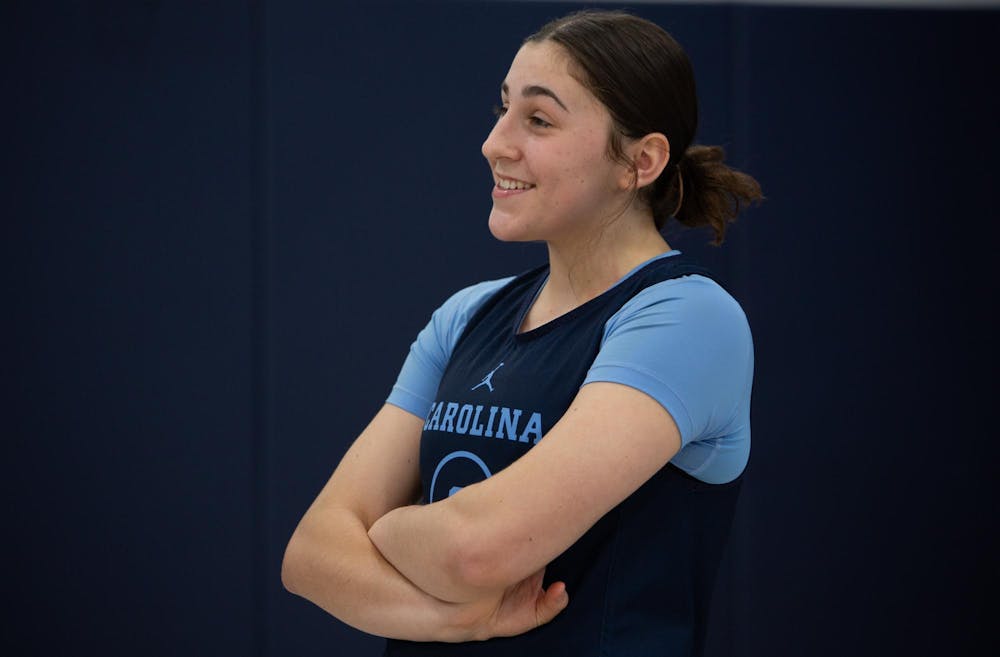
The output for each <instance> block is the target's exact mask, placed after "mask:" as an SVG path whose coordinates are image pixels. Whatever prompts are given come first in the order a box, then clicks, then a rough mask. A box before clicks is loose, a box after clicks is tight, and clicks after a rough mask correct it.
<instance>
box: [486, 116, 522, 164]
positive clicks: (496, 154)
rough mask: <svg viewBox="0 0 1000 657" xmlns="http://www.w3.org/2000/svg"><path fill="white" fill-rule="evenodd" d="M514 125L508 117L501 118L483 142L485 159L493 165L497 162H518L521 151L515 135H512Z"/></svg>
mask: <svg viewBox="0 0 1000 657" xmlns="http://www.w3.org/2000/svg"><path fill="white" fill-rule="evenodd" d="M512 127H513V126H512V125H511V124H510V123H509V122H508V121H507V116H506V115H504V116H501V117H500V118H499V119H497V122H496V123H495V124H493V129H492V130H490V134H488V135H486V141H484V142H483V149H482V150H483V157H485V158H486V160H487V161H489V162H490V163H491V164H492V163H493V162H496V161H497V160H501V159H507V160H516V159H517V158H518V156H519V155H520V151H518V149H517V145H516V144H515V140H514V135H512V134H511V129H512Z"/></svg>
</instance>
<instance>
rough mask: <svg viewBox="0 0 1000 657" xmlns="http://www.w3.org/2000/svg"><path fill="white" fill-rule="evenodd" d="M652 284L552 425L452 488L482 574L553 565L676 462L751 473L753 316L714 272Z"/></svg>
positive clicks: (509, 575)
mask: <svg viewBox="0 0 1000 657" xmlns="http://www.w3.org/2000/svg"><path fill="white" fill-rule="evenodd" d="M692 278H693V277H692ZM653 287H654V288H657V289H652V288H647V290H646V291H644V292H643V293H641V294H640V295H637V296H636V297H635V298H634V299H633V300H632V301H630V302H629V303H628V304H626V305H625V306H623V308H622V310H621V311H620V312H619V313H618V314H616V315H615V317H613V318H612V319H611V320H610V321H609V322H608V328H607V331H606V334H605V340H604V342H603V343H602V346H601V351H600V353H599V354H598V356H597V359H596V360H595V361H594V364H593V365H592V367H591V370H590V372H589V373H588V375H587V377H586V379H585V384H584V385H583V386H582V388H581V389H580V391H579V392H578V394H577V397H576V398H575V399H574V401H573V403H572V404H571V405H570V407H569V409H568V410H567V412H566V413H565V414H564V415H563V417H562V418H561V419H560V420H559V422H558V423H556V425H555V426H554V427H553V428H552V429H551V430H550V431H549V433H547V434H546V435H545V437H544V438H543V439H542V440H541V441H539V442H538V444H537V445H535V446H534V447H533V448H532V449H531V450H529V451H528V452H527V453H526V454H525V455H524V456H522V457H521V458H520V459H518V460H517V461H516V462H514V463H513V464H511V465H510V466H509V467H508V468H506V469H504V470H502V471H500V472H499V473H497V474H496V475H494V476H493V477H491V478H489V479H487V480H485V481H483V482H480V483H479V484H476V485H475V486H470V487H468V488H467V489H463V490H462V491H460V492H459V493H457V494H456V495H454V496H453V499H454V502H453V506H454V508H453V511H454V513H455V516H454V518H456V522H457V523H458V524H459V525H461V524H463V523H468V525H469V526H470V527H471V529H470V530H468V532H467V533H466V534H465V536H466V538H467V540H468V541H470V542H471V544H472V546H471V547H470V548H469V549H468V550H467V552H468V554H469V555H471V556H470V559H469V563H470V564H471V565H470V570H471V572H472V577H473V578H475V577H476V576H477V574H479V575H482V576H485V577H487V578H489V577H492V576H496V577H504V578H506V579H507V581H508V582H509V581H516V578H517V577H519V576H523V575H524V574H527V573H530V572H533V570H534V569H537V568H540V567H542V566H544V565H545V564H546V563H548V562H549V561H550V560H551V559H552V558H554V557H555V556H558V555H559V554H560V553H562V552H563V551H564V550H565V549H566V548H568V547H569V546H570V545H572V544H573V543H574V542H575V541H576V540H577V539H578V538H579V537H580V536H582V535H583V534H584V533H585V532H586V531H587V530H588V529H589V528H590V527H591V526H592V525H593V524H594V523H595V522H597V520H599V519H600V518H601V516H603V515H604V514H605V513H607V512H608V511H610V510H611V509H612V508H614V507H615V506H616V505H617V504H619V503H620V502H622V501H623V500H624V499H625V498H627V497H628V496H629V495H631V494H632V493H633V492H634V491H635V490H637V489H638V488H639V487H640V486H641V485H642V484H643V483H645V482H646V481H647V480H648V479H649V478H651V477H652V476H653V475H654V474H655V473H656V472H657V471H658V470H659V469H660V468H662V467H663V466H664V465H665V464H666V463H667V462H668V461H673V462H674V463H677V464H678V467H682V469H685V470H687V471H688V472H689V473H691V474H693V475H695V476H697V477H699V478H701V479H703V480H704V481H708V482H712V483H722V482H723V481H729V480H731V479H733V478H735V477H736V476H738V475H739V473H740V471H742V469H743V466H744V465H745V463H746V458H747V455H748V452H749V438H750V436H749V399H750V386H751V381H752V373H753V349H752V342H751V339H750V334H749V328H748V327H747V324H746V317H745V315H744V314H743V311H742V309H741V308H740V307H739V305H738V304H736V302H735V301H734V300H733V299H732V297H730V296H729V295H728V294H726V293H725V291H724V290H722V289H721V288H720V287H718V286H717V285H716V284H715V283H713V282H711V281H710V280H708V279H703V278H700V277H698V278H695V279H694V280H691V279H685V280H683V281H681V280H679V279H678V280H676V281H666V282H664V283H661V284H659V285H658V286H653ZM466 490H467V492H466ZM448 502H449V503H451V502H452V498H449V500H448ZM495 583H498V584H502V583H503V582H500V581H497V582H495Z"/></svg>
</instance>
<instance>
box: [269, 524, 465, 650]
mask: <svg viewBox="0 0 1000 657" xmlns="http://www.w3.org/2000/svg"><path fill="white" fill-rule="evenodd" d="M323 513H324V516H323V522H322V526H320V523H316V522H313V523H303V525H300V526H299V528H298V529H297V530H296V532H295V535H294V536H293V537H292V540H291V541H290V542H289V545H288V549H287V551H286V553H285V561H284V563H283V565H282V579H283V581H284V583H285V586H286V588H288V590H289V591H291V592H293V593H295V594H297V595H300V596H302V597H304V598H306V599H307V600H310V601H311V602H313V603H314V604H316V605H318V606H319V607H321V608H322V609H324V610H325V611H327V612H328V613H330V614H331V615H333V616H335V617H337V618H339V619H340V620H342V621H343V622H345V623H347V624H348V625H351V626H353V627H355V628H357V629H360V630H362V631H364V632H368V633H370V634H375V635H379V636H384V637H390V638H398V639H409V640H413V641H460V640H467V639H468V638H470V636H469V632H470V631H471V630H469V629H468V628H467V627H465V623H464V621H465V620H466V619H465V618H464V617H463V609H462V607H461V606H459V605H454V604H450V603H447V602H443V601H441V600H438V599H436V598H434V597H432V596H431V595H428V594H427V593H425V592H424V591H422V590H420V589H419V588H417V587H416V586H415V585H414V584H413V583H412V582H410V581H409V580H407V579H406V578H405V577H403V576H402V575H401V574H400V572H399V571H398V570H397V569H396V568H394V567H393V566H392V565H391V564H390V563H389V562H387V561H386V560H385V559H384V558H383V557H382V555H381V554H380V553H379V551H378V550H377V549H376V548H375V546H374V545H373V544H372V542H371V541H370V539H369V538H368V534H367V532H366V529H365V527H364V525H363V524H362V522H361V521H360V520H359V519H358V518H357V517H356V516H354V515H353V514H351V513H350V512H349V511H346V510H340V509H337V510H329V511H324V512H323Z"/></svg>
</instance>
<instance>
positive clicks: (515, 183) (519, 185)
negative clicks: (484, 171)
mask: <svg viewBox="0 0 1000 657" xmlns="http://www.w3.org/2000/svg"><path fill="white" fill-rule="evenodd" d="M497 187H499V188H500V189H531V188H532V187H534V185H532V184H530V183H526V182H521V181H520V180H507V179H506V178H501V179H500V181H499V182H498V183H497Z"/></svg>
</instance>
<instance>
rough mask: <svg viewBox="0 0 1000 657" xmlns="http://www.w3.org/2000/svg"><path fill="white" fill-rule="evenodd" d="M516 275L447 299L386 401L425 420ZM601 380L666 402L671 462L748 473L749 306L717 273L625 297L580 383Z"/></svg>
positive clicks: (698, 472) (725, 477)
mask: <svg viewBox="0 0 1000 657" xmlns="http://www.w3.org/2000/svg"><path fill="white" fill-rule="evenodd" d="M677 253H678V252H677V251H671V252H669V253H665V254H663V255H661V256H658V258H663V257H670V256H672V255H676V254H677ZM654 259H655V258H654ZM651 261H652V260H650V261H647V262H645V263H642V265H639V266H638V267H636V268H635V269H633V270H632V271H631V272H629V273H628V274H626V275H625V277H623V278H622V280H625V279H627V278H628V277H629V276H631V275H632V274H633V273H635V272H636V271H637V270H639V269H640V268H642V267H643V266H644V265H646V264H648V262H651ZM511 280H512V279H511V278H504V279H500V280H495V281H485V282H483V283H478V284H476V285H472V286H470V287H467V288H464V289H462V290H460V291H458V292H457V293H455V294H454V295H452V296H451V298H449V299H448V300H447V301H445V303H444V304H443V305H442V306H441V307H440V308H438V309H437V310H436V311H435V312H434V314H433V315H432V316H431V320H430V322H429V323H428V324H427V326H426V327H424V329H423V330H422V331H420V333H419V334H418V335H417V339H416V340H415V341H414V342H413V344H412V345H411V347H410V353H409V355H408V356H407V358H406V361H405V362H404V363H403V367H402V370H401V371H400V373H399V377H398V379H397V380H396V384H395V385H394V386H393V389H392V392H391V393H390V394H389V397H388V399H387V400H386V401H387V402H388V403H390V404H393V405H395V406H398V407H400V408H402V409H404V410H406V411H409V412H410V413H413V414H414V415H417V416H418V417H421V418H424V417H425V416H426V415H427V412H428V410H429V409H430V407H431V404H432V403H433V399H434V395H435V393H436V392H437V388H438V384H439V383H440V381H441V376H442V375H443V373H444V370H445V367H446V366H447V364H448V359H449V358H450V357H451V353H452V349H453V348H454V346H455V344H456V342H457V341H458V339H459V337H460V336H461V335H462V331H463V330H464V328H465V325H466V324H467V323H468V321H469V319H470V318H471V317H472V315H473V314H475V312H476V310H478V309H479V307H480V306H481V305H482V304H483V303H484V302H485V301H486V300H487V299H489V298H490V296H492V295H493V294H494V293H495V292H496V291H497V290H499V289H500V288H501V287H503V286H504V285H506V284H507V283H508V282H510V281H511ZM595 381H609V382H614V383H620V384H623V385H627V386H630V387H633V388H636V389H637V390H641V391H642V392H644V393H646V394H647V395H649V396H650V397H652V398H653V399H655V400H657V401H658V402H659V403H660V404H661V405H663V407H664V408H665V409H666V410H667V412H668V413H670V415H671V417H672V418H673V419H674V422H675V423H676V424H677V427H678V429H679V430H680V434H681V449H680V451H679V452H678V453H677V454H676V455H675V456H674V458H673V459H672V460H671V463H673V464H674V465H675V466H677V467H678V468H680V469H681V470H683V471H685V472H687V473H688V474H690V475H691V476H693V477H695V478H697V479H700V480H702V481H705V482H708V483H726V482H729V481H732V480H733V479H735V478H736V477H738V476H739V475H740V473H742V472H743V469H744V467H745V466H746V463H747V459H748V457H749V454H750V392H751V386H752V383H753V340H752V338H751V335H750V327H749V325H748V324H747V319H746V315H745V314H744V313H743V309H742V308H740V306H739V304H738V303H737V302H736V300H735V299H733V298H732V297H731V296H730V295H729V294H728V293H727V292H726V291H725V290H724V289H722V287H721V286H719V285H718V284H717V283H716V282H714V281H713V280H711V279H709V278H705V277H704V276H699V275H689V276H683V277H681V278H675V279H671V280H666V281H662V282H660V283H656V284H654V285H651V286H649V287H647V288H645V289H644V290H642V291H641V292H639V293H638V294H636V295H635V296H634V297H632V298H631V299H630V300H629V301H627V302H626V303H625V304H624V305H623V306H622V307H621V309H619V311H618V312H617V313H615V314H614V315H613V316H612V317H611V318H610V319H609V320H608V321H607V322H606V323H605V325H604V335H603V338H602V341H601V347H600V351H599V352H598V354H597V357H596V358H595V359H594V362H593V364H592V365H591V367H590V370H589V371H588V373H587V376H586V379H585V380H584V382H583V385H586V384H587V383H591V382H595Z"/></svg>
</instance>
